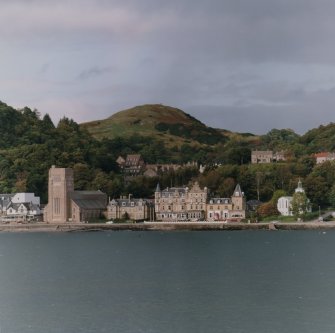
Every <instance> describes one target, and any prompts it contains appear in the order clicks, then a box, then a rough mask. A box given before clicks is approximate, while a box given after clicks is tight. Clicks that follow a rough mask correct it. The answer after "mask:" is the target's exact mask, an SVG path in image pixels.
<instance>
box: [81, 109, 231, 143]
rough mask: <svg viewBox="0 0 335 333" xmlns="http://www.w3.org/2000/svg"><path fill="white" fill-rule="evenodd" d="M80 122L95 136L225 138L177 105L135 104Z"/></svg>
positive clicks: (202, 140)
mask: <svg viewBox="0 0 335 333" xmlns="http://www.w3.org/2000/svg"><path fill="white" fill-rule="evenodd" d="M81 126H82V128H85V129H86V130H87V131H88V132H89V133H90V134H91V135H92V136H93V137H95V138H96V139H102V138H108V139H113V138H116V137H125V138H127V137H131V136H132V135H134V134H136V135H141V136H145V137H151V138H154V139H159V140H161V141H163V142H164V143H165V144H167V145H168V146H176V145H177V146H181V145H182V144H183V143H188V144H190V143H191V144H195V145H199V144H207V145H213V144H216V143H219V142H223V141H226V136H225V135H224V134H223V133H221V132H220V131H219V130H216V129H214V128H210V127H207V126H206V125H204V124H203V123H201V122H200V121H199V120H197V119H195V118H193V117H192V116H190V115H189V114H187V113H185V112H183V111H182V110H180V109H177V108H173V107H170V106H165V105H161V104H147V105H141V106H136V107H134V108H131V109H127V110H123V111H120V112H118V113H116V114H114V115H112V116H111V117H109V118H107V119H104V120H97V121H92V122H88V123H83V124H81Z"/></svg>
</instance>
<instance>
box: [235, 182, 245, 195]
mask: <svg viewBox="0 0 335 333" xmlns="http://www.w3.org/2000/svg"><path fill="white" fill-rule="evenodd" d="M233 197H243V192H242V190H241V186H240V184H237V185H236V187H235V190H234V194H233Z"/></svg>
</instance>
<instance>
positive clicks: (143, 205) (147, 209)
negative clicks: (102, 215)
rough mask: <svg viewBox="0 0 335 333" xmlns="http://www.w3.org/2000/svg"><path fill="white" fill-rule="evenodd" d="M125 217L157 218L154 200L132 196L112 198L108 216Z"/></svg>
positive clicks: (114, 217)
mask: <svg viewBox="0 0 335 333" xmlns="http://www.w3.org/2000/svg"><path fill="white" fill-rule="evenodd" d="M125 217H128V218H129V219H130V220H134V221H145V220H147V221H153V220H154V219H155V211H154V202H153V200H150V199H134V198H130V197H129V198H120V199H113V200H111V201H110V202H109V203H108V206H107V218H108V219H122V218H125Z"/></svg>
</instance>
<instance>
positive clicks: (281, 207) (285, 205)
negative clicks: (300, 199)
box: [277, 197, 293, 216]
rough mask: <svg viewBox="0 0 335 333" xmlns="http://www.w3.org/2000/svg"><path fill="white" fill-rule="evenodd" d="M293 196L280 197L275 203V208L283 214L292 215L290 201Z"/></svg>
mask: <svg viewBox="0 0 335 333" xmlns="http://www.w3.org/2000/svg"><path fill="white" fill-rule="evenodd" d="M292 199H293V197H280V198H279V199H278V203H277V209H278V211H279V213H280V214H281V215H283V216H293V212H292V205H291V202H292Z"/></svg>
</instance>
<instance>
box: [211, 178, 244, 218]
mask: <svg viewBox="0 0 335 333" xmlns="http://www.w3.org/2000/svg"><path fill="white" fill-rule="evenodd" d="M206 212H207V220H208V221H229V220H231V221H234V220H236V221H240V220H241V219H244V218H245V216H246V198H245V196H244V193H243V192H242V190H241V187H240V185H239V184H238V185H237V186H236V188H235V190H234V193H233V194H232V196H231V197H230V198H211V199H209V201H208V203H207V209H206Z"/></svg>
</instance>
